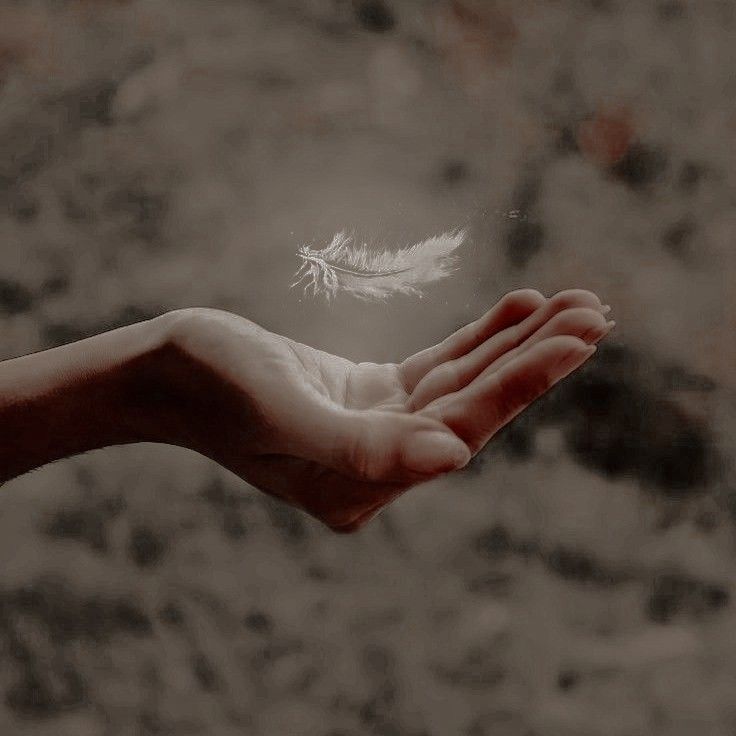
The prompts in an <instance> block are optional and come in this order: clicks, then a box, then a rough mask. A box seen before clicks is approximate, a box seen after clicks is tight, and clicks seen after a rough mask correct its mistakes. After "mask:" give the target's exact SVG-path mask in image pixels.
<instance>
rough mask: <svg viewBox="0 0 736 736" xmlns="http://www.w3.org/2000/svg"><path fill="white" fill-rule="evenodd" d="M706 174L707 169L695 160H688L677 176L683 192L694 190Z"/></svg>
mask: <svg viewBox="0 0 736 736" xmlns="http://www.w3.org/2000/svg"><path fill="white" fill-rule="evenodd" d="M704 175H705V169H704V168H703V167H702V166H701V165H700V164H696V163H695V162H693V161H686V162H685V163H684V164H683V165H682V168H681V169H680V173H679V175H678V178H677V185H678V186H679V188H680V189H681V190H682V191H683V192H688V193H690V192H692V191H693V189H695V187H697V185H698V184H699V183H700V182H701V180H702V179H703V176H704Z"/></svg>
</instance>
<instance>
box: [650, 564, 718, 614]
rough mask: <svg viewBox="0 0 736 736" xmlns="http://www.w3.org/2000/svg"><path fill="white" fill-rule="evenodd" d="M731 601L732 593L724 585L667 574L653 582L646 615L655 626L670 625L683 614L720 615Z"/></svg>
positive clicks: (658, 576) (676, 574) (657, 577)
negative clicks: (717, 612)
mask: <svg viewBox="0 0 736 736" xmlns="http://www.w3.org/2000/svg"><path fill="white" fill-rule="evenodd" d="M730 601H731V596H730V593H729V592H728V590H726V588H724V587H723V586H722V585H718V584H714V583H706V582H702V581H699V580H696V579H695V578H692V577H689V576H687V575H682V574H679V573H663V574H660V575H657V576H656V577H655V578H654V580H653V581H652V585H651V588H650V591H649V596H648V598H647V603H646V613H647V616H648V617H649V619H650V620H652V621H654V622H655V623H659V624H666V623H669V622H670V621H672V620H673V619H674V618H675V617H676V616H678V615H680V614H682V613H689V614H691V615H694V616H696V617H698V616H701V615H703V614H707V613H712V612H715V611H718V610H720V609H722V608H724V607H726V606H727V605H729V603H730Z"/></svg>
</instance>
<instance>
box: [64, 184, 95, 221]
mask: <svg viewBox="0 0 736 736" xmlns="http://www.w3.org/2000/svg"><path fill="white" fill-rule="evenodd" d="M60 200H61V208H62V211H63V212H64V217H66V219H67V220H69V221H70V222H77V223H82V222H91V221H92V220H93V219H94V216H95V213H94V211H93V210H92V209H91V208H90V207H88V206H87V205H86V204H85V203H84V202H83V201H82V200H80V199H79V198H78V197H76V196H75V195H74V194H73V193H72V192H66V193H64V194H62V195H61V196H60Z"/></svg>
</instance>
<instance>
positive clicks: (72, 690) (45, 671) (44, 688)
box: [5, 663, 87, 719]
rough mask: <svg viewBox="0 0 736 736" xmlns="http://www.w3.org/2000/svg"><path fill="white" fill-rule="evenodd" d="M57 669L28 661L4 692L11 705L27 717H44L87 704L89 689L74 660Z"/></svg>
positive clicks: (18, 712)
mask: <svg viewBox="0 0 736 736" xmlns="http://www.w3.org/2000/svg"><path fill="white" fill-rule="evenodd" d="M55 669H57V670H59V669H60V671H53V670H50V669H49V668H46V667H43V665H41V664H40V663H38V664H33V665H30V664H29V665H28V666H27V667H26V669H25V671H24V673H23V675H22V676H21V679H20V680H18V681H17V682H16V683H14V684H13V685H11V686H10V687H9V688H8V690H7V691H6V693H5V704H6V705H7V706H8V708H10V709H11V710H12V711H14V712H15V713H16V714H18V715H20V716H23V717H26V718H37V719H42V718H50V717H52V716H57V715H59V714H61V713H63V712H65V711H68V710H71V709H73V708H77V707H80V706H82V705H84V704H85V702H86V691H87V689H86V686H85V683H84V681H83V680H82V677H81V675H80V674H79V673H78V672H77V671H76V670H75V669H74V668H73V666H72V665H71V663H66V664H65V665H64V666H63V667H62V668H58V667H57V668H55Z"/></svg>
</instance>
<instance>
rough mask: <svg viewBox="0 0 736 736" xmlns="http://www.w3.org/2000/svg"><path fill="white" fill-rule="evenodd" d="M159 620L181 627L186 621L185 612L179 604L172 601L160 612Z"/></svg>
mask: <svg viewBox="0 0 736 736" xmlns="http://www.w3.org/2000/svg"><path fill="white" fill-rule="evenodd" d="M158 617H159V620H160V621H161V622H162V623H165V624H166V625H167V626H174V627H179V626H182V624H183V623H184V613H183V612H182V610H181V608H179V606H178V604H176V603H174V602H172V601H170V602H169V603H167V604H166V605H165V606H164V607H163V608H162V609H161V610H160V611H159V614H158Z"/></svg>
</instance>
